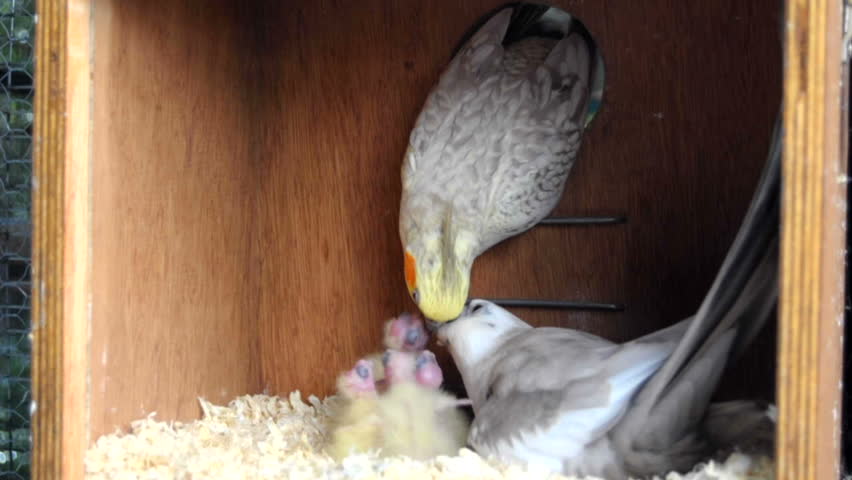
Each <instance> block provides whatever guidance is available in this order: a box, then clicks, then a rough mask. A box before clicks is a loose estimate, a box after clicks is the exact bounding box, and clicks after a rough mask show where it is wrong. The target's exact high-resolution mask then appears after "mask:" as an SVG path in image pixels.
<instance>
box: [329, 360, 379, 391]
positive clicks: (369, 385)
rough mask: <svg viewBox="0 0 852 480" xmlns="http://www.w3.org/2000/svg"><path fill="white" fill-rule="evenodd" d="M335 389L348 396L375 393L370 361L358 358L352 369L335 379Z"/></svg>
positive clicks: (374, 381) (374, 380)
mask: <svg viewBox="0 0 852 480" xmlns="http://www.w3.org/2000/svg"><path fill="white" fill-rule="evenodd" d="M337 390H338V391H339V392H340V393H341V394H342V395H344V396H347V397H349V398H356V397H367V396H371V395H375V394H376V378H375V375H374V374H373V364H372V362H370V361H369V360H367V359H364V358H362V359H361V360H358V362H356V363H355V366H354V367H353V368H352V370H349V371H348V372H345V373H344V374H343V375H341V376H340V378H338V379H337Z"/></svg>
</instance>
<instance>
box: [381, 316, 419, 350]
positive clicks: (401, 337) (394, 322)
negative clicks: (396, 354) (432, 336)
mask: <svg viewBox="0 0 852 480" xmlns="http://www.w3.org/2000/svg"><path fill="white" fill-rule="evenodd" d="M428 342H429V332H428V331H427V330H426V326H425V325H424V324H423V319H422V318H420V316H419V315H416V314H411V313H403V314H401V315H399V316H398V317H396V318H392V319H390V320H388V321H387V322H386V323H385V337H384V343H385V348H390V349H393V350H402V351H404V352H418V351H420V350H423V349H424V348H426V344H427V343H428Z"/></svg>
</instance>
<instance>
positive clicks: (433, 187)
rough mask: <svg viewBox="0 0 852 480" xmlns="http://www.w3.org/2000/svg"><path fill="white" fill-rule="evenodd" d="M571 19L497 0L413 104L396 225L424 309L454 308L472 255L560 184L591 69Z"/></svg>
mask: <svg viewBox="0 0 852 480" xmlns="http://www.w3.org/2000/svg"><path fill="white" fill-rule="evenodd" d="M513 12H515V14H516V16H515V18H513ZM573 29H574V26H573V25H572V20H571V17H570V16H569V15H567V14H565V13H564V12H561V11H559V10H556V9H552V8H549V7H542V6H524V7H519V8H518V9H517V10H513V9H512V8H506V9H503V10H502V11H500V12H499V13H497V14H496V15H494V16H493V17H491V18H490V19H489V20H488V21H487V22H486V23H485V24H484V25H483V26H482V27H481V28H480V29H479V30H477V31H476V33H475V34H474V35H473V36H472V37H471V38H470V40H468V41H467V42H466V43H465V44H464V45H463V46H462V48H461V49H460V50H459V52H458V54H457V55H456V56H455V57H454V58H453V60H452V61H451V62H450V64H449V66H448V67H447V68H446V70H445V71H444V72H443V74H442V75H441V79H440V81H439V83H438V85H437V86H436V87H435V88H434V89H433V90H432V92H431V93H430V95H429V97H428V99H427V100H426V103H425V105H424V106H423V109H422V111H421V113H420V115H419V117H418V119H417V122H416V124H415V126H414V128H413V130H412V132H411V137H410V143H409V148H408V151H407V152H406V155H405V159H404V161H403V166H402V201H401V206H400V217H399V229H400V237H401V240H402V245H403V249H404V252H405V280H406V284H407V286H408V289H409V293H410V294H411V296H412V298H413V299H414V301H415V302H416V303H417V304H418V306H419V308H420V310H421V311H422V312H423V313H424V315H425V316H426V317H428V318H430V319H432V320H435V321H438V322H445V321H447V320H451V319H453V318H455V317H457V316H458V315H459V314H460V313H461V311H462V309H463V308H464V304H465V302H466V301H467V297H468V287H469V283H470V270H471V266H472V264H473V261H474V259H476V257H478V256H479V255H480V254H482V253H483V252H484V251H485V250H487V249H489V248H491V247H492V246H493V245H495V244H496V243H498V242H500V241H502V240H504V239H506V238H508V237H510V236H513V235H517V234H519V233H521V232H523V231H525V230H528V229H529V228H531V227H532V226H534V225H535V224H536V223H538V222H540V221H541V220H542V219H543V218H544V217H546V216H547V215H548V214H549V213H550V212H551V211H552V210H553V208H554V207H555V206H556V204H557V203H558V201H559V199H560V197H561V195H562V191H563V189H564V186H565V180H566V178H567V176H568V173H569V171H570V169H571V166H572V165H573V163H574V159H575V157H576V155H577V152H578V150H579V148H580V140H581V138H582V134H583V128H584V126H585V124H586V122H585V120H586V113H587V110H588V105H589V85H590V83H591V82H590V78H591V76H592V71H593V68H592V60H591V58H592V57H591V53H590V48H591V47H590V46H589V44H588V42H587V41H586V39H585V38H584V37H583V36H582V35H581V34H580V33H570V32H572V31H573Z"/></svg>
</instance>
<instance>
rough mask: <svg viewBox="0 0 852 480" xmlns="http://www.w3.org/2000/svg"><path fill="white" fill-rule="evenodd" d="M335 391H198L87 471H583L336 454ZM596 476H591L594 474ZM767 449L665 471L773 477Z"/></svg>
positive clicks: (90, 462) (726, 479)
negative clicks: (179, 409) (187, 418)
mask: <svg viewBox="0 0 852 480" xmlns="http://www.w3.org/2000/svg"><path fill="white" fill-rule="evenodd" d="M336 401H338V399H337V397H329V398H327V399H325V400H324V401H320V400H319V399H318V398H316V397H314V396H310V397H309V398H308V403H305V402H304V401H303V400H302V397H301V394H300V393H299V392H298V391H296V392H293V393H291V394H290V396H289V399H284V398H280V397H274V396H267V395H246V396H242V397H239V398H237V399H235V400H233V401H232V402H231V403H230V404H229V405H228V406H217V405H213V404H211V403H209V402H207V401H205V400H203V399H201V400H200V402H201V408H202V410H203V413H204V416H203V418H202V419H200V420H197V421H194V422H190V423H180V422H160V421H156V420H155V419H154V414H151V415H149V416H148V418H145V419H142V420H137V421H135V422H133V423H132V425H131V432H130V433H128V434H123V433H116V434H112V435H105V436H103V437H101V438H100V439H98V441H97V442H96V443H95V444H94V445H93V446H92V447H91V448H90V449H89V451H88V452H87V453H86V479H87V480H125V479H127V480H130V479H138V480H148V479H150V480H154V479H157V480H160V479H175V480H202V479H227V480H239V479H252V480H254V479H284V478H290V479H319V478H327V479H389V480H390V479H412V480H418V479H449V480H463V479H494V480H497V479H501V480H504V479H505V480H509V479H511V480H515V479H517V480H521V479H548V480H581V479H578V478H577V477H565V476H562V475H554V474H547V473H545V472H542V471H536V470H535V469H529V468H525V467H521V466H518V465H504V464H502V463H500V462H497V461H493V460H485V459H483V458H482V457H480V456H479V455H477V454H476V453H475V452H473V451H471V450H468V449H462V450H460V451H459V454H458V455H457V456H453V457H437V458H435V459H432V460H430V461H427V462H420V461H416V460H412V459H409V458H406V457H392V458H381V457H379V456H378V455H376V454H364V455H352V456H349V457H347V458H345V459H344V460H343V461H342V462H339V463H338V462H335V461H334V460H332V459H331V458H330V457H329V456H327V455H326V454H325V453H323V451H322V448H323V445H324V443H325V440H326V437H325V434H326V428H327V425H328V420H329V417H328V416H329V413H330V409H331V407H332V406H333V405H334V403H335V402H336ZM593 478H595V477H585V478H584V479H583V480H592V479H593ZM773 478H774V475H773V464H772V462H771V461H770V460H769V459H768V458H766V457H760V458H752V457H750V456H748V455H745V454H741V453H733V454H731V455H730V456H728V457H727V458H726V459H725V460H724V461H721V462H714V461H709V462H708V463H706V464H703V465H699V466H697V467H696V469H695V471H693V472H691V473H689V474H686V475H683V476H681V475H678V474H675V473H670V474H669V475H667V476H665V477H662V480H770V479H773Z"/></svg>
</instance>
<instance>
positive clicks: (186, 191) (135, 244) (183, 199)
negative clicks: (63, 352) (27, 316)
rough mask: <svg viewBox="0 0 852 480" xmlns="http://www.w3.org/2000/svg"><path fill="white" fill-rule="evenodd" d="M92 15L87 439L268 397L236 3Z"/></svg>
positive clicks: (116, 8) (163, 5)
mask: <svg viewBox="0 0 852 480" xmlns="http://www.w3.org/2000/svg"><path fill="white" fill-rule="evenodd" d="M207 5H208V2H203V1H194V2H158V3H157V4H156V5H152V4H150V3H149V2H124V1H117V2H107V1H103V2H97V5H95V8H94V16H95V17H94V31H95V58H94V65H95V68H94V92H95V93H94V110H93V112H94V113H93V115H94V125H93V129H94V132H93V154H94V165H93V187H92V195H93V207H92V209H93V211H92V217H93V218H92V222H93V224H92V230H93V233H92V248H93V267H92V301H93V305H92V329H91V335H92V340H91V342H92V343H91V350H90V355H91V384H90V389H91V390H90V394H91V405H90V412H91V413H90V431H91V433H92V440H94V439H96V438H97V436H98V435H100V434H101V433H104V432H111V431H112V430H113V429H114V428H116V427H124V426H126V425H127V424H128V422H129V421H130V420H132V419H134V418H141V417H144V416H145V415H147V414H148V413H149V412H151V411H156V412H157V413H158V414H159V416H160V418H178V419H187V418H195V417H197V416H198V414H199V412H200V409H199V407H198V402H197V400H196V397H198V396H204V397H206V398H208V399H209V400H212V401H215V402H226V401H228V400H230V399H232V398H233V397H234V396H236V395H238V394H242V393H245V392H250V391H259V390H260V388H261V382H260V376H259V371H260V370H259V365H258V362H257V351H258V336H257V333H258V332H257V329H256V324H257V322H256V318H257V312H258V308H257V305H258V298H259V278H258V275H257V274H256V271H257V267H256V266H253V262H252V249H251V246H252V243H251V239H252V231H253V229H254V228H255V225H256V224H255V221H254V218H253V214H252V213H253V206H254V199H255V191H256V189H257V185H258V178H259V177H260V176H261V175H262V172H259V171H256V170H253V169H252V168H251V162H250V159H251V158H252V156H253V155H256V152H253V151H251V150H250V148H249V147H250V145H251V144H250V142H249V141H248V140H249V139H248V138H247V137H246V135H247V134H249V133H250V132H251V131H252V130H253V129H254V128H255V127H256V126H257V123H256V119H254V118H252V116H251V112H250V110H249V108H248V106H249V105H250V103H249V102H247V101H246V99H247V98H248V97H249V96H250V95H251V93H246V92H245V91H244V90H243V89H244V88H245V85H246V82H247V79H248V78H249V77H250V72H249V71H247V70H245V69H244V65H243V63H244V60H245V58H246V57H247V56H250V52H251V50H250V49H249V50H248V51H243V46H244V45H245V39H244V38H243V37H241V36H240V34H242V33H244V29H241V28H237V25H238V23H236V22H238V21H239V15H240V8H239V6H238V5H237V4H236V3H234V4H233V5H230V6H227V7H226V6H224V5H225V4H224V2H222V3H221V4H220V5H217V6H216V7H214V8H208V6H207Z"/></svg>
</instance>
